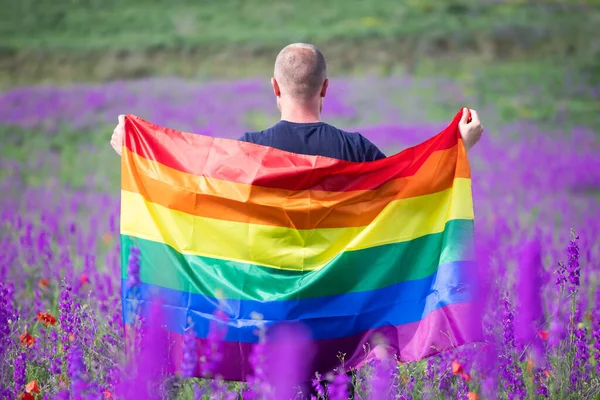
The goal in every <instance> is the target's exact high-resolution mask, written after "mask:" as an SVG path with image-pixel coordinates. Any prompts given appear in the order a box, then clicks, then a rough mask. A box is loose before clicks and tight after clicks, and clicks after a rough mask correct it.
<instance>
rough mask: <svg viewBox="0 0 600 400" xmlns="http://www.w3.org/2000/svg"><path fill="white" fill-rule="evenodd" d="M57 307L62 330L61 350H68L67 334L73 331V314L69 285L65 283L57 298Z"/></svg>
mask: <svg viewBox="0 0 600 400" xmlns="http://www.w3.org/2000/svg"><path fill="white" fill-rule="evenodd" d="M58 309H59V311H60V317H59V320H60V327H61V330H62V332H63V334H62V337H61V342H62V345H63V351H64V352H68V350H69V344H70V338H69V336H70V335H72V334H74V333H75V316H74V313H73V300H72V298H71V286H69V285H68V284H67V283H64V284H63V290H62V292H61V294H60V298H59V300H58Z"/></svg>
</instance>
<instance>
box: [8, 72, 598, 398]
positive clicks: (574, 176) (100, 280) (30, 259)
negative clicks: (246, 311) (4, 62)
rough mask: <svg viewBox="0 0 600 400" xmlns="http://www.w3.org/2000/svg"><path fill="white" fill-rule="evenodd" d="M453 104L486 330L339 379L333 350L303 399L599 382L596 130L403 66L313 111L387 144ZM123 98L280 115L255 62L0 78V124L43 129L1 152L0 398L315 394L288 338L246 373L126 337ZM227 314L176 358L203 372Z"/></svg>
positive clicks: (233, 133)
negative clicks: (115, 149) (485, 103)
mask: <svg viewBox="0 0 600 400" xmlns="http://www.w3.org/2000/svg"><path fill="white" fill-rule="evenodd" d="M463 105H467V106H470V107H473V108H475V109H478V111H479V113H480V115H481V117H482V121H483V124H484V126H485V127H486V131H485V132H484V137H483V139H482V140H481V142H480V143H479V144H477V146H476V147H475V148H474V149H473V150H472V152H471V153H470V154H469V158H470V162H471V168H472V179H473V198H474V203H475V224H476V241H477V253H478V259H479V268H480V269H481V271H483V274H482V275H483V276H484V277H485V278H486V279H485V285H486V286H485V287H486V298H487V302H486V304H485V305H483V306H484V307H485V318H484V320H483V325H484V330H485V342H484V343H478V344H477V345H473V346H465V347H463V348H456V349H455V350H453V351H450V352H446V353H443V354H441V355H440V356H438V357H434V358H431V359H428V360H424V361H422V362H419V363H414V364H406V363H402V362H401V360H394V359H390V358H386V357H382V359H381V360H376V361H372V362H369V363H367V364H366V365H365V366H364V367H363V368H362V369H361V370H359V371H354V372H353V378H352V382H348V380H349V379H350V378H349V377H348V375H346V374H345V373H344V372H348V371H344V370H343V366H342V364H341V366H340V368H339V371H334V372H333V373H331V374H327V372H328V371H319V373H320V374H321V375H319V376H320V380H319V379H315V382H314V385H315V387H314V393H313V394H312V395H313V396H315V398H322V399H325V398H329V399H346V398H348V397H349V396H350V391H349V386H352V387H353V390H352V392H353V396H354V398H355V399H413V398H414V399H421V398H427V399H434V398H458V399H467V398H468V399H484V398H485V399H505V398H506V399H525V398H528V399H533V398H592V397H595V396H597V394H598V393H599V392H600V362H599V361H600V313H599V312H598V311H597V309H596V304H597V303H598V301H600V286H599V283H600V279H599V278H600V155H599V154H600V136H599V135H598V132H594V131H593V130H592V129H590V128H586V127H577V126H575V127H571V128H569V129H568V130H565V129H558V128H557V129H555V130H552V129H547V128H541V127H540V126H537V125H535V124H533V123H531V122H527V121H521V122H518V123H510V124H509V123H503V122H502V121H500V120H499V119H498V118H497V117H496V116H495V114H494V109H493V107H491V106H489V107H485V108H483V109H479V108H478V107H477V104H476V103H473V99H472V98H471V97H469V96H467V95H463V94H462V93H461V91H460V88H459V87H458V86H457V85H455V84H453V83H452V82H448V81H444V80H441V79H440V80H424V79H423V80H421V79H414V78H408V77H390V78H374V77H367V78H364V77H363V78H340V79H332V83H331V94H330V95H328V97H327V98H326V102H325V106H324V115H323V117H324V120H325V121H327V122H331V123H334V124H336V125H338V126H339V127H340V128H342V129H346V130H354V131H359V132H361V133H363V135H365V136H366V137H368V138H369V139H371V140H372V141H373V142H375V143H376V144H377V145H379V146H380V148H382V150H383V151H384V152H385V153H386V154H388V155H389V154H392V153H394V152H397V151H399V150H401V149H403V148H405V147H407V146H410V145H414V144H416V143H419V142H420V141H422V140H425V139H427V138H428V137H429V136H430V135H433V134H435V133H437V132H438V131H439V130H440V129H441V128H443V127H444V126H445V125H446V124H447V123H448V122H449V121H450V119H451V118H452V117H453V115H454V113H455V112H456V111H458V110H459V109H460V107H461V106H463ZM125 113H132V114H136V115H138V116H140V117H142V118H144V119H148V120H150V121H152V122H154V123H156V124H159V125H163V126H168V127H172V128H175V129H179V130H186V131H190V132H196V133H201V134H207V135H213V136H220V137H229V138H237V137H239V136H241V135H242V134H243V133H244V131H247V130H257V129H261V128H266V127H267V126H269V125H270V124H272V123H274V122H275V121H276V120H277V113H276V107H275V102H274V99H273V98H272V95H271V92H270V89H269V86H268V81H267V80H259V79H251V80H243V81H236V82H209V83H198V82H187V81H184V80H180V79H173V78H168V79H167V78H163V79H146V80H140V81H130V82H127V81H123V82H114V83H106V84H102V85H73V86H65V87H50V86H39V87H24V88H17V89H14V90H12V91H10V92H6V93H3V94H0V129H2V130H4V131H11V130H19V132H24V134H27V135H32V136H34V137H35V138H36V140H39V141H41V142H42V143H44V144H42V145H40V146H37V147H36V148H35V149H34V148H32V149H31V150H30V149H28V148H26V149H24V150H25V154H26V155H27V156H26V157H20V158H19V157H16V156H15V157H13V156H12V154H11V153H10V152H4V153H2V152H0V157H1V158H0V171H1V172H0V193H1V194H2V195H1V196H0V249H1V251H0V360H1V363H0V398H6V399H15V398H23V399H34V398H35V399H55V398H56V399H83V398H85V399H88V398H89V399H108V398H114V399H117V398H118V399H125V398H127V399H129V398H131V399H134V398H135V399H137V398H139V399H143V398H153V399H154V398H156V399H158V398H182V399H184V398H185V399H187V398H190V399H191V398H194V399H199V398H214V399H217V398H222V399H238V398H240V396H242V398H244V399H281V398H283V399H287V398H295V397H296V396H298V397H297V398H302V397H306V398H310V397H309V394H307V393H306V388H305V389H304V393H302V394H298V395H297V392H298V391H299V389H298V388H293V387H289V386H290V385H288V383H289V382H292V381H293V377H294V373H295V372H294V371H295V368H296V367H298V366H301V365H302V363H303V359H302V358H303V354H295V353H294V352H293V349H292V348H282V349H281V352H282V353H280V354H283V355H285V356H281V355H279V356H278V357H276V358H275V360H276V362H277V365H275V367H273V365H272V364H273V363H272V362H271V363H268V364H269V365H270V367H269V365H267V362H266V361H265V360H269V359H270V358H271V357H272V356H274V355H272V354H262V353H260V351H261V350H260V346H259V347H258V348H259V350H258V352H257V354H255V355H254V359H253V363H254V365H255V367H256V368H255V375H254V376H253V378H252V379H251V380H250V381H249V382H248V384H247V385H241V384H237V383H225V382H222V381H219V380H218V379H202V380H200V379H188V378H186V376H189V375H190V374H191V373H192V372H190V368H193V367H190V368H184V369H183V370H182V371H181V373H180V374H179V375H177V376H173V375H170V376H166V375H163V373H162V370H161V366H162V364H161V357H162V356H164V354H163V353H162V352H161V351H159V350H157V349H162V348H163V347H160V346H159V345H158V344H157V343H161V341H164V340H167V339H166V338H165V337H163V336H162V335H161V332H157V331H152V330H150V331H147V330H145V329H144V328H142V327H141V325H140V326H139V327H134V328H133V329H132V330H131V331H128V335H127V340H126V339H125V335H124V327H123V325H122V320H121V302H120V291H121V283H120V282H121V265H120V253H119V182H118V179H115V176H114V175H115V171H118V166H119V159H118V156H116V155H114V154H112V153H111V151H112V150H110V149H109V145H108V141H109V139H110V135H111V133H112V128H113V126H114V124H116V122H117V115H119V114H125ZM565 126H566V125H565ZM74 137H75V138H76V141H75V142H74V143H71V142H69V141H70V140H72V138H74ZM27 139H28V140H29V139H30V138H27ZM25 143H29V142H25ZM45 143H48V144H47V145H46V144H45ZM50 143H52V144H53V145H52V146H51V145H50ZM45 146H46V147H45ZM66 171H68V173H67V172H66ZM111 171H112V172H111ZM111 174H112V175H111ZM72 177H77V182H79V183H80V184H78V185H73V184H71V183H70V182H71V181H70V178H72ZM99 183H101V184H99ZM98 188H100V189H98ZM136 263H137V260H136V257H133V258H132V259H130V262H129V265H128V268H129V271H130V272H133V273H131V275H134V276H135V273H134V272H135V271H136V266H137V264H136ZM130 283H131V284H132V285H135V283H136V282H135V279H134V280H133V281H132V282H130ZM152 315H154V314H152ZM223 319H225V321H224V324H221V325H215V327H214V329H213V331H212V332H211V337H212V338H213V346H210V348H205V349H199V348H194V346H195V344H194V342H193V341H191V340H189V341H185V343H187V345H186V346H184V351H183V354H181V357H183V360H184V362H183V365H184V367H185V366H186V365H188V366H189V365H193V364H194V360H195V359H196V358H197V357H200V358H201V365H202V366H203V372H204V374H205V375H204V376H206V377H208V378H214V377H212V376H211V374H210V371H211V369H212V368H214V365H215V364H216V363H218V362H220V361H221V360H220V356H219V338H220V337H221V336H222V335H223V334H224V332H223V329H224V327H225V328H226V317H223ZM475 322H477V321H475ZM129 333H132V334H131V335H130V334H129ZM284 333H285V332H284ZM294 334H298V333H297V332H296V333H294ZM217 378H218V377H217ZM202 396H204V397H202Z"/></svg>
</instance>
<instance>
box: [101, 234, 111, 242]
mask: <svg viewBox="0 0 600 400" xmlns="http://www.w3.org/2000/svg"><path fill="white" fill-rule="evenodd" d="M102 240H103V241H104V243H106V244H110V242H111V241H112V236H111V235H110V233H105V234H104V235H103V236H102Z"/></svg>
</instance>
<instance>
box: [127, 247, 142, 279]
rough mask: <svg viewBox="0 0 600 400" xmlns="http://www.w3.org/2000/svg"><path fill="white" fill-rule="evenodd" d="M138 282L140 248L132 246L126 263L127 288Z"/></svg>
mask: <svg viewBox="0 0 600 400" xmlns="http://www.w3.org/2000/svg"><path fill="white" fill-rule="evenodd" d="M139 284H140V249H138V248H137V247H135V246H132V247H131V248H130V251H129V260H128V263H127V289H130V288H132V287H135V286H137V285H139Z"/></svg>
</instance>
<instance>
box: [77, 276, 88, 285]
mask: <svg viewBox="0 0 600 400" xmlns="http://www.w3.org/2000/svg"><path fill="white" fill-rule="evenodd" d="M79 280H80V281H81V285H82V286H83V285H85V284H86V283H90V280H89V279H88V277H87V275H86V274H81V276H80V277H79Z"/></svg>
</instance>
